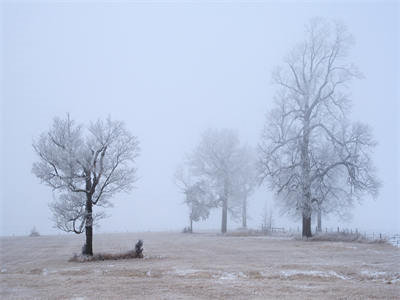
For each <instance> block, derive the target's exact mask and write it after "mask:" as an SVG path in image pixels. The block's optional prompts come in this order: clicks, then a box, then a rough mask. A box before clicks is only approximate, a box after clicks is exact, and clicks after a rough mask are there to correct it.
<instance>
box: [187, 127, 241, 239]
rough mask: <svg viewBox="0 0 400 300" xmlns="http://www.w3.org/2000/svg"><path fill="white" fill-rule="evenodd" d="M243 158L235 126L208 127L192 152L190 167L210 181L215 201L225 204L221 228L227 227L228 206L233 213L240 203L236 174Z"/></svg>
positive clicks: (224, 229) (222, 205)
mask: <svg viewBox="0 0 400 300" xmlns="http://www.w3.org/2000/svg"><path fill="white" fill-rule="evenodd" d="M242 161H243V147H241V146H240V142H239V138H238V136H237V134H236V132H234V131H233V130H229V129H222V130H216V129H209V130H207V131H206V132H205V133H204V134H203V136H202V139H201V142H200V144H199V145H198V147H197V148H196V149H195V151H194V152H193V154H192V155H191V156H190V159H189V165H190V167H191V171H192V172H193V174H194V175H195V176H197V177H198V178H201V179H203V180H204V181H205V182H207V185H208V186H209V187H210V189H211V190H212V194H213V195H215V202H216V203H217V204H218V205H219V206H220V207H221V208H222V218H221V232H222V233H225V232H226V231H227V217H228V210H230V211H231V213H234V212H235V210H234V207H236V206H237V205H238V203H237V202H235V200H237V199H239V198H238V197H234V195H235V193H236V192H237V187H238V186H237V184H238V181H237V174H238V172H240V169H241V167H242V163H241V162H242Z"/></svg>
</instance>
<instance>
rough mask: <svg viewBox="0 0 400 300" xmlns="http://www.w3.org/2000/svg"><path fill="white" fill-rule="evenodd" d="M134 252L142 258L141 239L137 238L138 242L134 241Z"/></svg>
mask: <svg viewBox="0 0 400 300" xmlns="http://www.w3.org/2000/svg"><path fill="white" fill-rule="evenodd" d="M135 252H136V257H137V258H143V241H142V240H138V242H137V243H136V245H135Z"/></svg>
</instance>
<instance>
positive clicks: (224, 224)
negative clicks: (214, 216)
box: [221, 197, 228, 233]
mask: <svg viewBox="0 0 400 300" xmlns="http://www.w3.org/2000/svg"><path fill="white" fill-rule="evenodd" d="M227 217H228V198H226V197H225V198H224V200H223V202H222V222H221V232H222V233H226V228H227V221H228V218H227Z"/></svg>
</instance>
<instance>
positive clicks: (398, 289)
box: [0, 232, 400, 299]
mask: <svg viewBox="0 0 400 300" xmlns="http://www.w3.org/2000/svg"><path fill="white" fill-rule="evenodd" d="M83 238H84V236H75V235H67V236H64V235H63V236H40V237H9V238H5V237H4V238H1V266H0V268H1V273H0V290H1V291H0V298H1V299H31V298H37V299H273V298H275V299H276V298H280V299H282V298H283V299H285V298H286V299H309V298H315V299H400V249H397V248H395V247H392V246H390V245H386V244H361V243H342V242H305V241H297V240H292V239H288V238H282V237H232V236H221V235H218V234H215V233H203V234H201V233H199V234H181V233H170V232H168V233H167V232H165V233H123V234H122V233H121V234H96V235H95V236H94V251H95V252H111V253H117V252H121V251H126V250H130V249H132V248H133V247H134V244H135V242H136V241H137V239H139V238H141V239H143V240H144V254H145V258H144V259H131V260H118V261H100V262H86V263H78V262H68V259H69V258H70V257H71V256H72V254H73V253H79V252H80V250H81V247H82V244H83Z"/></svg>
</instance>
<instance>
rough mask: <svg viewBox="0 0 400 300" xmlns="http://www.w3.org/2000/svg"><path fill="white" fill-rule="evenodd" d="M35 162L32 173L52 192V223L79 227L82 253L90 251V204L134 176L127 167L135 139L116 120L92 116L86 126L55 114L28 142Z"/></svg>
mask: <svg viewBox="0 0 400 300" xmlns="http://www.w3.org/2000/svg"><path fill="white" fill-rule="evenodd" d="M33 148H34V150H35V152H36V153H37V155H38V156H39V161H38V162H36V163H34V164H33V168H32V171H33V173H34V174H35V175H36V176H37V177H38V178H39V179H40V180H41V182H43V183H44V184H46V185H47V186H49V187H51V188H52V189H53V191H54V194H55V198H56V200H55V202H54V203H52V204H51V209H52V211H53V213H54V218H55V223H56V226H57V227H58V228H59V229H61V230H64V231H67V232H75V233H77V234H79V233H82V232H83V231H85V233H86V243H85V246H84V248H83V251H82V252H83V254H86V255H93V246H92V240H93V222H94V220H96V218H97V219H99V218H101V217H104V214H102V213H100V214H97V215H94V214H93V206H95V205H97V206H102V207H107V206H109V205H111V203H110V202H109V200H110V199H111V197H112V196H113V195H115V194H116V193H118V192H127V191H129V190H130V189H131V188H132V184H133V182H134V181H135V180H136V177H135V174H136V169H135V167H134V166H133V163H134V162H135V159H136V157H137V156H138V153H139V146H138V140H137V138H136V137H135V136H133V135H131V134H130V133H129V132H128V131H127V130H126V129H125V126H124V124H123V123H122V122H118V121H112V120H111V119H110V118H108V119H107V120H105V121H102V120H98V121H97V122H95V123H91V124H90V125H89V126H88V127H86V128H85V127H83V126H82V125H77V124H76V123H75V122H74V121H73V120H72V119H71V118H70V116H69V115H67V117H66V118H65V119H60V118H55V119H54V122H53V126H52V127H51V128H50V130H49V131H48V132H45V133H43V134H42V135H41V136H40V137H39V139H38V140H36V141H35V142H34V143H33Z"/></svg>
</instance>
